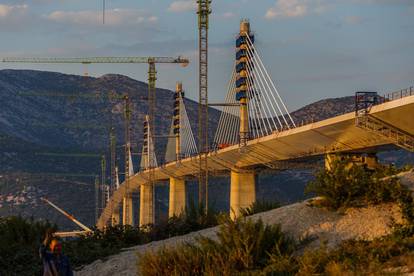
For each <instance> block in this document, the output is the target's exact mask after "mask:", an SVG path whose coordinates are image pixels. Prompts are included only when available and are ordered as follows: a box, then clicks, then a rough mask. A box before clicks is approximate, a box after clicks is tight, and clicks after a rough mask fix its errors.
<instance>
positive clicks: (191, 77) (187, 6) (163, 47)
mask: <svg viewBox="0 0 414 276" xmlns="http://www.w3.org/2000/svg"><path fill="white" fill-rule="evenodd" d="M195 6H196V0H179V1H174V0H151V1H148V0H106V21H105V24H103V22H102V0H88V1H85V0H0V37H1V40H0V41H1V43H0V57H87V56H88V57H89V56H184V57H188V58H189V59H190V61H191V63H190V65H189V66H188V67H186V68H182V67H180V66H178V65H173V64H171V65H159V66H157V71H158V80H157V86H158V87H163V88H169V89H174V87H175V82H176V81H178V80H179V81H182V82H183V86H184V89H185V90H186V96H187V97H189V98H191V99H194V100H198V64H197V61H198V50H197V41H198V31H197V15H196V12H195ZM212 11H213V12H212V14H211V20H210V28H209V99H210V102H223V100H224V98H225V94H226V90H227V83H228V81H229V78H230V75H231V72H232V66H233V63H234V53H235V48H234V47H235V46H234V44H235V38H236V35H237V32H238V29H239V23H240V20H241V19H244V18H246V19H249V21H250V23H251V28H252V30H253V31H254V33H255V36H256V42H255V44H256V48H257V50H258V53H259V55H260V56H261V58H262V59H263V61H264V64H265V66H266V68H267V70H268V71H269V73H270V75H271V77H272V79H273V81H274V82H275V84H276V86H277V88H278V90H279V92H280V94H281V96H282V98H283V99H284V102H285V103H286V105H287V106H288V108H289V110H291V111H293V110H295V109H297V108H300V107H302V106H304V105H306V104H309V103H312V102H314V101H316V100H320V99H323V98H333V97H341V96H349V95H353V94H354V93H355V92H356V91H366V90H368V91H378V92H380V93H386V92H390V91H393V90H398V89H400V88H406V87H409V86H413V85H414V50H413V49H414V36H413V35H412V34H413V33H414V20H413V19H414V0H213V1H212ZM6 68H18V69H36V70H47V71H58V72H64V73H69V74H78V75H82V74H83V73H84V70H85V68H84V67H83V66H82V65H64V64H57V65H39V64H38V65H30V64H18V65H16V64H0V69H6ZM87 70H88V72H89V74H90V75H92V76H97V77H99V76H101V75H103V74H107V73H118V74H124V75H127V76H130V77H132V78H134V79H137V80H141V81H146V79H147V73H146V72H147V70H148V68H147V66H146V65H145V64H142V65H140V64H134V65H120V64H119V65H89V66H88V68H87ZM120 92H122V91H120Z"/></svg>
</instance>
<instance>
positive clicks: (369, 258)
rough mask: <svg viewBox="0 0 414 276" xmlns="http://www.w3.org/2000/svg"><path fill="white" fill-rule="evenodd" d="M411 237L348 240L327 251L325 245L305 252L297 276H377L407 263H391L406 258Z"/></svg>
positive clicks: (412, 246) (413, 244) (413, 246)
mask: <svg viewBox="0 0 414 276" xmlns="http://www.w3.org/2000/svg"><path fill="white" fill-rule="evenodd" d="M413 249H414V240H413V238H396V237H395V236H388V237H384V238H379V239H375V240H373V241H361V240H359V241H357V240H348V241H344V242H342V243H341V244H340V245H339V246H338V247H337V248H336V249H333V250H331V251H329V250H328V249H327V247H326V245H323V246H321V248H319V249H318V250H314V251H306V252H305V254H304V255H303V256H302V258H301V259H300V261H299V267H300V268H299V273H298V274H299V275H313V274H326V275H361V274H362V275H381V274H384V271H385V270H386V268H389V267H395V266H400V265H406V264H410V262H409V261H404V262H400V263H396V262H394V260H395V259H396V258H398V259H400V258H401V257H403V256H410V252H412V251H413ZM334 272H335V273H337V274H335V273H334Z"/></svg>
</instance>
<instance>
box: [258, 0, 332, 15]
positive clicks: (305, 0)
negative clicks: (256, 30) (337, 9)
mask: <svg viewBox="0 0 414 276" xmlns="http://www.w3.org/2000/svg"><path fill="white" fill-rule="evenodd" d="M326 9H327V6H326V5H324V3H323V1H322V0H277V1H276V3H275V5H274V6H273V7H271V8H269V9H268V10H267V12H266V14H265V18H266V19H269V20H271V19H279V18H294V17H303V16H306V15H307V14H309V13H322V12H324V11H326Z"/></svg>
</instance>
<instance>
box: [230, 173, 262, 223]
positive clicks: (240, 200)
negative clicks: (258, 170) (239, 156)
mask: <svg viewBox="0 0 414 276" xmlns="http://www.w3.org/2000/svg"><path fill="white" fill-rule="evenodd" d="M255 201H256V174H255V173H254V172H253V171H231V181H230V217H231V218H232V219H235V218H236V217H238V216H240V209H241V208H247V207H249V206H250V205H252V204H253V203H254V202H255Z"/></svg>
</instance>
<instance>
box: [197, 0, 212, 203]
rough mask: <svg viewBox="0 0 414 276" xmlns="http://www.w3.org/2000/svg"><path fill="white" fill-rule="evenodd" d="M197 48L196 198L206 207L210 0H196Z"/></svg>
mask: <svg viewBox="0 0 414 276" xmlns="http://www.w3.org/2000/svg"><path fill="white" fill-rule="evenodd" d="M197 4H198V10H197V14H198V50H199V103H198V152H199V153H200V159H199V177H198V200H199V203H201V204H205V207H206V210H207V208H208V165H207V154H208V152H209V144H208V89H207V88H208V27H209V15H210V13H211V0H197Z"/></svg>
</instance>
